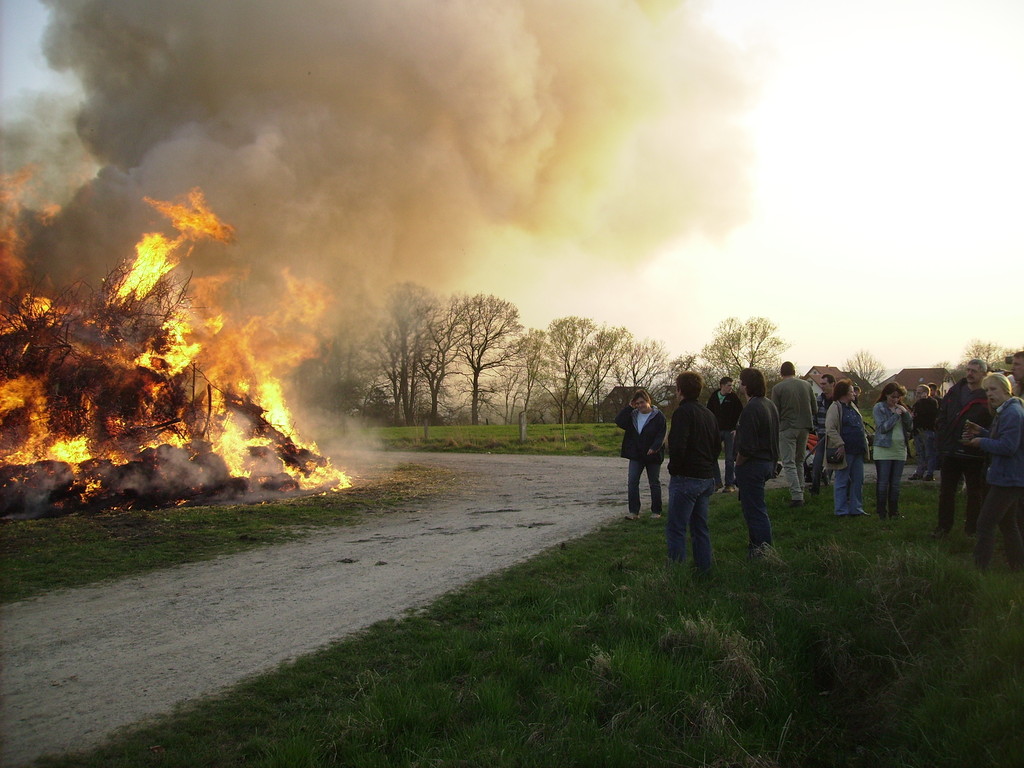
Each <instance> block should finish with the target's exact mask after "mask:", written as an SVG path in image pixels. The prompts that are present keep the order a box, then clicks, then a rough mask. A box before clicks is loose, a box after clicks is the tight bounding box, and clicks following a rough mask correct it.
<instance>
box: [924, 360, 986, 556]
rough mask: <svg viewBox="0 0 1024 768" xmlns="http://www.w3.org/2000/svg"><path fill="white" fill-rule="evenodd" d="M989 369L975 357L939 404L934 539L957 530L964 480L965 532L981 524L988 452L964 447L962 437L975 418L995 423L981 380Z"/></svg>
mask: <svg viewBox="0 0 1024 768" xmlns="http://www.w3.org/2000/svg"><path fill="white" fill-rule="evenodd" d="M987 372H988V363H986V362H985V361H984V360H978V359H974V360H971V361H970V362H969V363H967V369H966V375H965V376H964V378H962V379H961V380H960V381H958V382H957V383H956V384H954V385H953V386H952V388H950V390H949V392H947V393H946V396H945V397H944V398H942V402H941V403H940V404H939V415H938V418H937V419H936V421H935V431H936V435H937V441H938V447H939V455H940V456H941V458H940V461H939V481H940V482H939V514H938V523H937V525H936V526H935V530H934V531H933V532H932V538H936V539H937V538H941V537H942V536H945V535H946V534H948V533H949V532H950V531H951V530H952V529H953V516H954V512H955V511H956V492H957V488H958V487H959V485H960V480H961V479H962V480H963V481H964V485H965V486H966V487H967V509H966V512H965V515H964V533H966V534H967V535H968V536H973V535H974V532H975V531H976V530H977V527H978V514H979V513H980V512H981V503H982V501H983V500H984V498H985V454H984V453H982V452H981V451H980V450H978V449H977V448H970V447H967V446H964V445H963V444H962V443H961V442H960V439H961V436H962V434H963V431H964V424H966V423H967V422H968V421H973V422H974V423H975V424H979V425H980V426H982V427H988V426H989V425H990V424H991V423H992V414H991V412H990V411H989V408H988V401H987V399H986V397H985V390H984V389H982V386H981V382H982V379H984V378H985V374H986V373H987Z"/></svg>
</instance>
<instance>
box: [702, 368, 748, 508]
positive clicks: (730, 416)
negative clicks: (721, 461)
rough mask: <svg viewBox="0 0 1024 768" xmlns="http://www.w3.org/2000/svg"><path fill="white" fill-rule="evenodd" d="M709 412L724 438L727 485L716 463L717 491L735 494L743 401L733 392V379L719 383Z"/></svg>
mask: <svg viewBox="0 0 1024 768" xmlns="http://www.w3.org/2000/svg"><path fill="white" fill-rule="evenodd" d="M708 410H709V411H711V413H713V414H714V415H715V419H716V420H717V421H718V433H719V435H720V436H721V438H722V452H723V453H724V454H725V483H724V484H723V483H722V470H721V469H720V468H719V466H718V462H717V461H716V462H715V490H721V491H722V493H733V492H734V491H735V490H736V457H735V456H734V451H733V445H732V442H733V437H735V435H736V422H737V421H739V419H740V413H741V412H742V411H743V401H742V400H740V398H739V396H738V395H737V394H736V393H735V392H733V391H732V378H731V377H729V376H723V377H722V378H721V379H720V380H719V382H718V391H717V392H712V393H711V397H709V398H708Z"/></svg>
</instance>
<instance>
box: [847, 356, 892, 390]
mask: <svg viewBox="0 0 1024 768" xmlns="http://www.w3.org/2000/svg"><path fill="white" fill-rule="evenodd" d="M843 370H844V371H846V372H847V373H852V374H853V375H854V376H858V377H859V378H861V379H863V380H864V381H866V382H867V383H868V384H870V385H871V386H872V387H874V386H877V385H878V383H879V382H880V381H881V380H882V379H884V378H885V366H884V365H882V362H881V361H880V360H879V359H878V358H877V357H875V356H874V355H872V354H871V353H870V352H868V351H867V350H866V349H858V350H857V351H856V352H855V353H854V354H853V357H849V358H847V360H846V362H845V363H843Z"/></svg>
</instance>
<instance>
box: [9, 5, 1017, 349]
mask: <svg viewBox="0 0 1024 768" xmlns="http://www.w3.org/2000/svg"><path fill="white" fill-rule="evenodd" d="M2 3H3V30H2V31H3V38H2V54H0V55H2V71H0V74H2V88H3V91H2V95H3V98H4V102H5V105H6V104H7V103H8V102H9V100H10V99H11V97H13V96H15V95H16V94H17V92H18V91H20V90H22V89H25V88H27V89H40V88H47V89H52V88H67V85H66V83H67V81H66V80H62V79H59V78H57V77H55V76H53V75H52V74H51V75H47V74H46V73H45V72H44V71H43V66H44V61H43V57H42V55H41V54H40V53H39V52H38V40H39V35H40V32H41V25H42V24H43V23H44V22H45V18H46V17H45V11H43V10H42V8H41V7H40V6H39V5H38V4H37V2H36V0H2ZM690 7H691V12H699V13H702V14H703V15H704V17H705V22H706V23H707V24H708V26H709V27H710V28H711V29H713V30H715V31H716V32H717V33H718V34H720V35H722V36H723V37H724V38H725V39H726V40H727V41H728V43H729V44H730V45H732V46H734V48H735V55H736V56H737V57H740V58H741V59H742V60H743V61H744V63H745V66H746V68H747V70H748V73H749V77H750V78H751V79H752V80H753V81H755V82H756V83H758V87H757V90H756V96H755V98H754V99H753V100H752V103H751V104H750V108H749V110H748V111H747V112H746V113H745V115H744V116H743V117H742V118H741V119H742V124H743V126H744V127H745V128H746V130H747V131H748V134H749V140H750V144H751V148H752V150H753V151H752V155H751V158H752V159H751V162H752V166H751V168H750V179H751V184H752V194H751V199H750V211H749V216H748V218H747V219H746V221H745V223H742V224H741V225H739V226H738V227H736V228H735V229H733V230H732V231H731V232H729V233H727V234H725V235H724V236H722V237H720V238H718V239H715V238H712V237H709V236H706V235H697V234H691V235H687V236H686V237H684V238H683V239H681V240H680V241H678V242H676V243H674V244H672V245H671V246H669V247H665V248H662V249H661V250H659V251H658V252H656V253H651V254H649V255H647V257H646V258H644V259H639V260H635V261H633V262H631V263H630V264H629V265H628V267H619V266H616V265H614V264H609V263H607V261H598V260H594V261H591V260H589V259H587V257H586V254H585V253H582V252H578V251H574V250H573V249H572V248H571V247H570V246H567V251H566V252H567V254H571V256H569V255H567V256H566V258H564V259H550V260H548V261H547V262H546V263H543V264H541V265H534V269H536V270H537V275H536V279H535V280H523V279H508V280H507V279H506V277H507V275H505V274H503V273H502V272H501V271H500V270H496V269H495V267H494V265H493V263H491V264H488V266H487V267H486V269H484V270H482V271H474V270H473V269H472V267H469V268H467V269H466V271H465V273H464V275H463V277H462V278H461V281H460V282H459V283H458V284H457V285H455V286H454V287H456V288H461V289H464V290H473V291H485V292H489V293H495V294H497V295H499V296H502V297H504V298H507V299H509V300H511V301H513V302H515V303H516V304H517V305H518V306H519V307H520V309H521V310H522V313H523V320H524V322H525V323H526V324H527V325H529V326H532V327H544V326H546V325H547V323H548V322H550V320H552V319H554V318H555V317H560V316H564V315H572V314H575V315H583V316H587V317H591V318H594V319H595V320H598V321H600V322H608V323H609V324H613V325H624V326H627V327H628V328H629V329H630V330H632V331H633V333H634V334H636V335H637V336H640V337H651V338H655V339H660V340H662V341H664V342H665V343H666V345H667V347H668V349H669V351H670V353H671V354H673V355H676V354H681V353H684V352H696V351H699V350H700V348H701V347H702V346H703V345H704V344H705V343H706V342H707V341H709V340H710V337H711V334H712V331H713V328H714V327H715V325H717V323H718V322H720V321H721V320H722V319H724V318H726V317H729V316H738V317H740V318H745V317H749V316H754V315H763V316H766V317H769V318H771V319H772V320H773V321H774V322H775V323H776V324H777V325H778V326H779V332H780V335H781V336H782V337H783V338H785V339H786V340H787V341H788V342H790V344H791V346H790V349H789V351H788V352H787V353H786V357H787V358H789V359H792V360H793V361H794V362H795V363H796V364H797V367H798V368H801V369H806V368H808V367H810V366H811V365H817V364H832V365H841V364H842V362H843V361H844V360H846V359H847V358H849V357H850V356H852V355H853V353H854V352H856V351H857V350H859V349H862V348H863V349H867V350H869V351H870V352H872V353H873V354H874V355H875V356H876V357H878V358H879V359H880V360H881V361H882V363H883V364H884V365H885V366H886V368H889V369H899V368H902V367H917V366H929V365H932V364H934V363H937V362H940V361H954V362H955V361H957V360H958V359H959V358H960V356H961V353H962V351H963V349H964V346H965V345H966V344H967V343H968V342H969V341H970V340H972V339H982V340H985V341H992V342H995V343H998V344H1002V345H1005V346H1007V347H1013V348H1015V349H1016V348H1021V346H1022V345H1024V330H1022V328H1024V301H1022V299H1021V286H1022V285H1024V259H1022V258H1021V250H1022V243H1024V215H1022V211H1024V99H1022V98H1021V95H1022V94H1024V3H1020V2H1019V0H976V1H975V2H970V3H967V2H963V1H962V0H950V1H947V2H940V1H937V0H928V1H927V2H926V1H925V0H901V1H899V2H892V0H887V1H884V2H883V1H882V0H866V1H862V2H859V3H845V2H844V3H839V2H810V1H809V0H778V1H777V2H771V3H766V2H763V0H705V1H704V2H699V3H696V4H693V5H691V6H690Z"/></svg>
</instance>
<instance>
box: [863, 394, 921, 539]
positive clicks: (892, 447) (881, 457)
mask: <svg viewBox="0 0 1024 768" xmlns="http://www.w3.org/2000/svg"><path fill="white" fill-rule="evenodd" d="M906 393H907V390H906V389H905V388H904V387H903V385H902V384H898V383H897V382H895V381H890V382H889V383H888V384H886V385H885V386H884V387H883V388H882V392H881V393H880V394H879V395H878V401H877V402H876V403H875V407H874V408H873V409H872V415H873V416H874V418H875V443H874V460H875V470H876V471H877V472H878V485H877V486H876V489H875V512H877V514H878V517H879V519H881V520H885V519H886V518H890V519H892V518H894V517H899V516H900V509H899V507H900V481H901V480H902V479H903V467H904V466H905V465H906V463H907V442H908V441H909V439H910V435H911V434H912V433H911V430H912V429H913V426H914V421H913V419H912V418H911V416H910V409H908V408H907V406H905V405H904V404H903V396H904V395H905V394H906Z"/></svg>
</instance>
